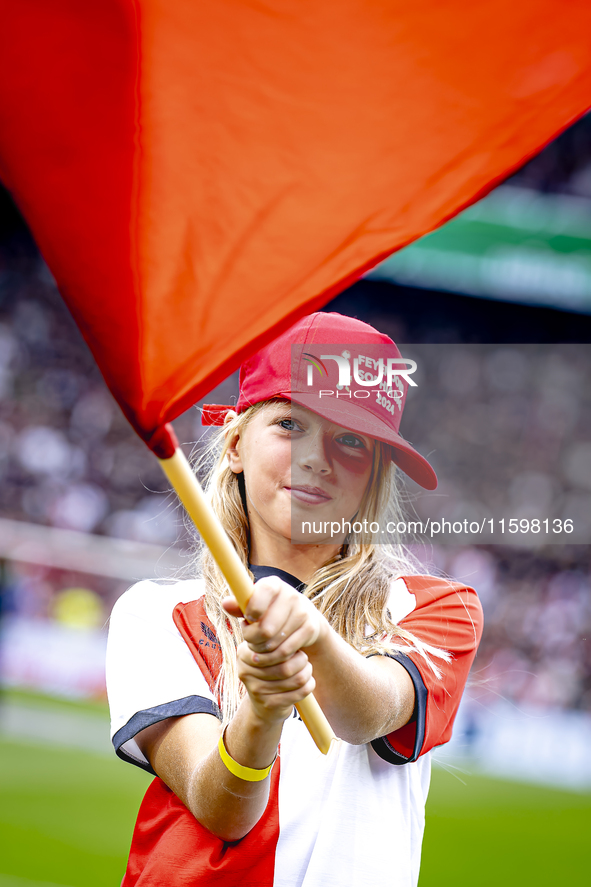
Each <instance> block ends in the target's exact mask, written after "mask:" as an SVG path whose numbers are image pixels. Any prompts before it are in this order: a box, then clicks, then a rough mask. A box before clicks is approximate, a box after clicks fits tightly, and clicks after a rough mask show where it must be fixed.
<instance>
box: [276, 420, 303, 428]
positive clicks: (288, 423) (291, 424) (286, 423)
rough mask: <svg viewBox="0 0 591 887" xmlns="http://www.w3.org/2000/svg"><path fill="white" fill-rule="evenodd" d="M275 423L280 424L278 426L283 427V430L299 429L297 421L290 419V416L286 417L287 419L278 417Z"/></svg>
mask: <svg viewBox="0 0 591 887" xmlns="http://www.w3.org/2000/svg"><path fill="white" fill-rule="evenodd" d="M277 424H278V425H279V426H280V428H284V429H285V431H298V430H299V425H298V423H297V422H296V421H295V419H292V418H291V417H290V418H287V419H280V420H279V422H278V423H277Z"/></svg>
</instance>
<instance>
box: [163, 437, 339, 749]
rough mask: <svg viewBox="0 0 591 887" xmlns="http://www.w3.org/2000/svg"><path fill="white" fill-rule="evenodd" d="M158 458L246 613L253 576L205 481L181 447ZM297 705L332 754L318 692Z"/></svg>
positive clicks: (320, 745)
mask: <svg viewBox="0 0 591 887" xmlns="http://www.w3.org/2000/svg"><path fill="white" fill-rule="evenodd" d="M158 461H159V463H160V465H161V467H162V470H163V471H164V473H165V475H166V477H167V478H168V480H169V481H170V483H171V484H172V486H173V487H174V488H175V490H176V492H177V494H178V496H179V499H180V500H181V502H182V503H183V505H184V506H185V508H186V510H187V513H188V514H189V517H190V518H191V520H192V521H193V523H194V524H195V526H196V527H197V529H198V530H199V533H200V534H201V536H202V538H203V541H204V542H205V544H206V545H207V547H208V548H209V550H210V551H211V553H212V555H213V557H214V559H215V561H216V563H217V565H218V566H219V568H220V570H221V571H222V573H223V574H224V577H225V579H226V581H227V583H228V585H229V587H230V589H231V591H232V594H233V595H234V597H235V598H236V600H237V602H238V606H239V607H240V609H241V610H242V612H243V613H244V611H245V609H246V605H247V604H248V601H249V600H250V596H251V595H252V591H253V585H252V581H251V578H250V576H249V575H248V571H247V570H246V568H245V566H244V564H243V563H242V561H241V560H240V558H239V557H238V554H237V553H236V551H235V550H234V546H233V545H232V543H231V542H230V540H229V539H228V537H227V535H226V532H225V530H224V528H223V527H222V525H221V523H220V522H219V520H218V518H217V517H216V515H215V513H214V511H213V509H212V507H211V505H210V504H209V502H208V501H207V499H206V498H205V493H204V492H203V489H202V487H201V484H200V483H199V481H198V480H197V478H196V477H195V474H194V473H193V471H192V470H191V466H190V465H189V463H188V461H187V459H186V457H185V454H184V453H183V451H182V450H181V449H180V447H177V449H176V450H175V453H174V455H173V456H172V457H171V458H170V459H158ZM296 708H297V710H298V712H299V715H300V717H301V719H302V721H303V722H304V724H305V725H306V727H307V728H308V730H309V732H310V735H311V736H312V739H313V740H314V742H315V743H316V745H317V746H318V748H319V749H320V751H321V752H322V754H324V755H326V754H328V752H329V750H330V746H331V743H332V741H333V739H336V737H335V734H334V733H333V730H332V728H331V726H330V724H329V723H328V721H327V720H326V717H325V716H324V713H323V711H322V709H321V708H320V706H319V705H318V703H317V701H316V699H315V698H314V695H313V694H312V693H311V694H310V695H309V696H306V698H305V699H302V701H301V702H300V703H298V705H296Z"/></svg>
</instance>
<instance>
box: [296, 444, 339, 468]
mask: <svg viewBox="0 0 591 887" xmlns="http://www.w3.org/2000/svg"><path fill="white" fill-rule="evenodd" d="M298 463H299V467H300V468H307V469H308V470H311V471H313V472H314V473H315V474H322V475H325V474H330V472H331V471H332V460H331V458H330V453H329V444H328V441H325V439H324V435H322V434H315V435H313V436H311V437H310V438H308V439H307V440H306V445H305V446H304V447H302V453H301V456H300V458H299V459H298Z"/></svg>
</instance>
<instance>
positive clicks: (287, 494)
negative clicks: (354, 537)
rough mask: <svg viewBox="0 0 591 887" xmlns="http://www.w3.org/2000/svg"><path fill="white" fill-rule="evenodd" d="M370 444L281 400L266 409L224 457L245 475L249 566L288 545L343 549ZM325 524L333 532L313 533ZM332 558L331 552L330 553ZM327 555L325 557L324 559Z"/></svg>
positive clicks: (367, 472)
mask: <svg viewBox="0 0 591 887" xmlns="http://www.w3.org/2000/svg"><path fill="white" fill-rule="evenodd" d="M374 446H375V443H374V440H373V439H372V438H371V437H368V436H366V435H363V434H358V433H357V432H353V431H348V430H347V429H346V428H343V427H341V426H339V425H334V424H333V423H332V422H329V421H328V420H326V419H322V418H321V417H320V416H317V415H316V414H315V413H312V412H311V411H310V410H307V409H306V408H305V407H300V406H297V405H296V404H291V403H289V402H285V401H278V402H277V403H272V404H268V405H266V406H265V407H263V408H262V409H261V410H260V411H259V412H258V413H256V415H255V416H254V417H253V419H252V420H251V421H250V422H249V424H248V425H247V426H246V428H245V430H244V431H243V432H242V433H240V434H239V435H237V436H236V437H235V439H234V441H233V442H232V444H231V446H230V448H229V450H228V460H229V464H230V467H231V469H232V471H234V472H235V473H239V472H241V471H243V472H244V482H245V487H246V499H247V508H248V520H249V524H250V531H251V560H252V561H253V563H257V561H256V560H255V558H256V556H257V554H256V552H257V551H261V550H265V552H266V553H267V554H268V553H269V546H271V550H273V549H274V550H275V551H277V552H279V551H280V550H281V548H282V547H283V546H284V543H285V541H286V540H287V541H290V542H293V543H296V544H298V545H302V544H304V545H306V544H313V545H317V544H318V543H320V542H326V543H329V544H332V545H335V546H336V547H337V549H338V548H340V545H341V544H342V542H343V539H344V536H346V535H347V533H346V532H345V533H344V534H343V533H338V534H337V533H336V531H335V529H334V523H335V522H339V523H341V525H342V521H351V520H352V519H353V517H354V515H356V514H357V512H358V511H359V508H360V506H361V503H362V501H363V496H364V493H365V491H366V489H367V485H368V481H369V478H370V476H371V470H372V464H373V452H374ZM311 522H314V524H315V525H316V528H318V526H319V525H320V524H319V522H320V523H321V524H322V526H324V525H325V524H327V525H328V527H330V524H331V523H333V528H332V531H331V530H330V529H329V530H328V531H322V532H320V533H318V532H311V531H310V530H309V529H308V528H306V527H303V526H302V525H303V524H304V523H307V524H310V523H311ZM327 554H329V552H327ZM329 556H330V555H329Z"/></svg>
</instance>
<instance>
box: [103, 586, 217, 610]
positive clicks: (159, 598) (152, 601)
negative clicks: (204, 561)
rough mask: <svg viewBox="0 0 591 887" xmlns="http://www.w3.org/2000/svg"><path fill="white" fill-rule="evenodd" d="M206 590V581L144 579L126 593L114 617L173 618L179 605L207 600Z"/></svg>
mask: <svg viewBox="0 0 591 887" xmlns="http://www.w3.org/2000/svg"><path fill="white" fill-rule="evenodd" d="M204 591H205V587H204V583H203V580H202V579H199V578H197V579H181V580H178V581H170V582H165V581H155V580H152V579H144V580H142V581H141V582H136V583H135V585H132V586H131V588H128V589H127V591H125V592H123V594H122V595H121V597H119V598H118V599H117V601H116V602H115V606H114V607H113V610H112V613H111V618H112V619H113V617H114V618H115V619H117V618H118V617H121V616H122V615H124V614H125V615H127V616H133V615H137V616H142V617H144V618H145V616H146V614H148V613H149V614H150V616H151V617H152V618H158V617H165V616H166V615H170V614H171V613H172V611H173V610H174V608H175V606H176V605H177V604H186V603H189V602H190V601H195V600H198V599H199V598H201V597H203V594H204Z"/></svg>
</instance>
